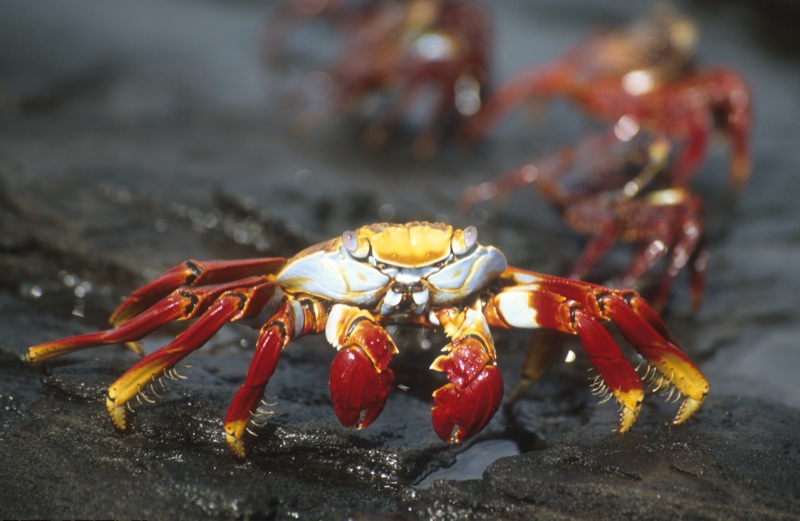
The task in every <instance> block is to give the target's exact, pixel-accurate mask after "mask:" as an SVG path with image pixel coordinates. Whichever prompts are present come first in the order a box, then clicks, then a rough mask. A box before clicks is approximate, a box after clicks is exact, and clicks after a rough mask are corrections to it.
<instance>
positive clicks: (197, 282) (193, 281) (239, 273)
mask: <svg viewBox="0 0 800 521" xmlns="http://www.w3.org/2000/svg"><path fill="white" fill-rule="evenodd" d="M284 264H286V259H283V258H280V257H272V258H269V257H267V258H260V259H245V260H230V261H203V262H200V261H194V260H188V261H185V262H184V263H183V264H179V265H177V266H174V267H172V268H170V269H168V270H167V271H165V272H164V273H162V274H161V275H160V276H159V277H158V278H157V279H155V280H154V281H152V282H150V283H149V284H147V285H146V286H143V287H141V288H139V289H137V290H136V291H134V292H133V293H132V294H131V296H130V297H128V299H127V300H125V302H123V303H122V304H120V306H119V307H118V308H117V310H116V311H114V313H113V314H112V315H111V319H110V322H111V324H112V325H115V326H116V325H119V324H121V323H123V322H125V321H127V320H130V319H131V318H132V317H134V316H136V315H138V314H139V313H141V312H142V311H143V310H145V309H147V308H148V307H150V306H152V305H153V304H155V303H156V302H158V301H159V300H161V299H162V298H164V297H165V296H167V295H169V294H170V293H171V292H172V291H173V290H175V289H178V288H179V287H181V286H201V285H205V284H219V283H224V282H230V281H234V280H237V279H242V278H245V277H250V276H257V275H270V274H273V273H276V272H277V271H278V270H280V269H281V268H282V267H283V265H284Z"/></svg>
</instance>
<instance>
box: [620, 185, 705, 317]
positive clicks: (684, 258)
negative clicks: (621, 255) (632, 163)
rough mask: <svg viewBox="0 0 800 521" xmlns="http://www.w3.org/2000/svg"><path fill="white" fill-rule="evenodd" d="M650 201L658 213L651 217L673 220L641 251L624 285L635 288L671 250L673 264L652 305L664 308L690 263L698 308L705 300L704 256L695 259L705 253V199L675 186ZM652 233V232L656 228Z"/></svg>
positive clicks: (657, 308) (650, 206) (692, 286)
mask: <svg viewBox="0 0 800 521" xmlns="http://www.w3.org/2000/svg"><path fill="white" fill-rule="evenodd" d="M646 204H647V205H648V206H649V208H651V209H652V210H653V211H654V212H655V213H654V214H653V215H652V216H651V219H655V220H661V219H665V220H668V221H671V222H670V223H669V224H668V227H667V228H666V229H664V230H663V231H661V232H659V234H660V236H656V237H655V238H654V239H653V240H652V241H651V243H650V244H648V245H647V246H646V247H644V248H642V249H641V250H640V251H639V253H638V254H637V255H636V257H635V258H634V260H633V262H632V263H631V267H630V269H629V270H628V272H627V273H626V274H625V276H624V277H623V279H622V286H623V287H628V288H630V287H633V284H634V283H635V282H636V280H638V279H639V277H641V276H642V275H644V274H645V273H646V272H647V271H648V270H650V268H652V267H653V266H654V265H655V264H656V263H657V262H658V260H659V259H661V258H662V257H663V256H664V255H665V254H666V253H667V252H668V251H669V250H671V254H670V258H669V264H668V265H667V268H666V270H665V271H664V275H663V276H662V278H661V287H660V288H659V291H658V294H657V295H656V297H655V298H654V299H653V300H652V301H651V305H652V307H653V308H654V309H656V310H662V309H663V308H664V305H665V304H666V301H667V297H668V295H669V291H670V289H671V287H672V283H673V281H674V280H675V277H676V276H677V275H678V273H679V272H680V271H681V270H682V269H683V268H684V267H685V266H686V264H687V263H691V266H690V269H691V272H692V284H691V291H692V305H693V306H694V307H695V308H696V307H697V306H698V305H699V304H700V299H702V286H703V278H704V270H705V262H704V258H703V260H701V262H700V263H696V262H694V261H695V259H696V258H700V257H699V256H703V255H705V254H703V252H701V251H698V248H700V247H701V246H700V244H701V242H702V236H703V217H702V214H703V209H702V202H701V200H700V198H699V197H697V196H696V195H694V194H692V193H691V192H689V191H688V190H685V189H681V188H672V189H667V190H659V191H657V192H653V193H651V194H649V195H648V198H647V201H646ZM643 224H644V225H645V226H649V225H648V224H647V221H643ZM650 228H651V229H652V230H658V229H659V228H660V227H657V226H650ZM650 233H651V235H652V231H651V232H650ZM656 235H658V234H656ZM698 290H699V294H698Z"/></svg>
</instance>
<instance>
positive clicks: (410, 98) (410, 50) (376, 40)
mask: <svg viewBox="0 0 800 521" xmlns="http://www.w3.org/2000/svg"><path fill="white" fill-rule="evenodd" d="M313 4H314V5H316V4H319V6H320V7H324V8H325V9H324V10H323V11H322V12H323V14H327V15H328V16H331V17H335V18H336V20H337V25H339V26H341V27H342V28H343V29H342V32H343V33H344V34H343V35H342V37H343V49H342V51H341V52H340V55H339V56H338V57H337V58H336V59H335V60H334V62H333V63H332V64H331V65H330V66H328V67H326V68H325V69H324V71H317V72H316V73H315V78H316V82H317V83H321V84H324V85H328V84H330V85H331V86H332V91H333V92H332V94H331V95H330V96H329V98H330V99H326V96H325V95H323V94H320V97H322V98H323V100H324V101H325V110H324V111H323V112H322V115H319V114H315V113H314V112H312V111H310V110H309V111H307V114H309V115H313V116H309V117H308V118H306V119H308V120H309V121H308V122H306V123H305V126H309V127H311V126H314V125H316V123H317V121H318V120H319V119H322V117H324V116H325V115H327V114H328V113H340V112H343V111H346V110H348V109H350V108H352V107H354V106H355V105H357V104H358V103H360V102H363V101H364V100H365V98H367V96H368V95H371V94H376V93H377V94H379V95H381V96H382V97H383V98H384V101H385V103H384V106H383V108H382V109H380V110H379V111H378V112H377V114H378V116H377V117H376V118H375V119H374V120H373V121H372V122H371V123H370V124H369V125H368V126H367V128H366V130H365V131H364V134H363V138H364V140H365V142H366V143H367V144H368V145H370V146H380V145H381V144H383V143H384V141H385V140H386V139H387V138H388V136H389V135H390V133H391V132H392V131H393V130H394V129H395V127H396V126H397V124H398V123H399V122H400V121H401V120H402V119H403V118H405V117H406V116H407V114H408V113H409V112H410V111H411V110H412V106H413V104H414V103H415V102H416V101H417V99H418V98H420V97H421V96H422V95H423V94H424V93H425V92H426V91H427V92H429V93H431V94H432V96H431V97H432V103H431V108H430V109H429V110H428V111H427V113H428V114H429V115H428V116H427V120H426V121H425V122H424V123H423V127H422V129H421V130H420V131H419V133H418V135H417V137H416V138H415V141H414V143H413V151H414V154H415V155H416V156H418V157H421V158H427V157H429V156H430V155H431V154H433V153H434V152H435V150H436V148H437V146H438V140H439V137H440V135H441V133H442V132H443V130H444V127H445V126H446V125H447V124H450V123H458V122H459V121H463V120H464V119H465V118H466V117H468V116H471V115H473V114H474V113H476V112H477V111H478V110H479V109H480V107H481V103H482V101H483V97H484V93H485V87H486V83H487V81H488V77H489V71H488V68H489V57H490V53H491V49H490V46H491V27H490V23H489V17H488V15H487V13H486V12H485V11H484V10H483V9H481V8H480V7H479V6H477V5H476V4H474V3H471V2H467V1H463V0H403V1H400V2H366V3H364V5H356V6H349V7H348V6H347V5H340V3H338V2H337V3H333V4H331V6H330V7H328V6H329V3H328V2H315V3H313ZM320 76H321V77H320ZM323 78H324V79H323ZM387 100H388V101H387Z"/></svg>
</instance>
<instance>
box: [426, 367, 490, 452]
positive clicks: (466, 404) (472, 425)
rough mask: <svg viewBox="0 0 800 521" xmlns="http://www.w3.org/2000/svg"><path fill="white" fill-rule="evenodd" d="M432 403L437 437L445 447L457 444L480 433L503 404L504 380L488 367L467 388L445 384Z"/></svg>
mask: <svg viewBox="0 0 800 521" xmlns="http://www.w3.org/2000/svg"><path fill="white" fill-rule="evenodd" d="M433 399H434V401H435V402H436V406H435V407H434V408H433V409H432V411H431V419H432V420H433V430H434V431H436V435H437V436H439V437H440V438H441V439H442V440H443V441H446V442H448V443H450V442H452V443H460V442H462V441H464V440H466V439H468V438H471V437H472V436H474V435H476V434H477V433H479V432H480V431H482V430H483V428H484V427H486V424H488V423H489V421H490V420H491V419H492V417H493V416H494V414H495V413H496V412H497V409H498V408H499V407H500V402H501V401H502V400H503V377H502V376H500V371H498V369H497V368H496V367H495V366H493V365H489V366H486V367H484V368H483V370H482V371H481V372H480V373H479V374H478V376H476V377H475V378H474V379H473V380H472V381H471V382H470V383H469V384H467V385H466V387H464V388H462V389H458V388H457V387H456V386H455V385H453V384H452V383H450V384H447V385H445V386H443V387H440V388H439V389H437V390H436V392H434V393H433Z"/></svg>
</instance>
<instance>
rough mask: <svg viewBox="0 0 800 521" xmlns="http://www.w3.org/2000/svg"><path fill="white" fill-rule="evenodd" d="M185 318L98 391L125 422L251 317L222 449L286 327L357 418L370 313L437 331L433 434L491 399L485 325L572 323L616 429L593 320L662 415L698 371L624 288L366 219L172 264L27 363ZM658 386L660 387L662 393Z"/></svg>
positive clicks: (257, 391) (687, 412) (373, 405)
mask: <svg viewBox="0 0 800 521" xmlns="http://www.w3.org/2000/svg"><path fill="white" fill-rule="evenodd" d="M188 319H195V321H194V323H193V324H191V325H190V326H189V327H188V328H187V329H186V330H185V331H184V332H183V333H181V334H180V335H178V337H177V338H175V340H174V341H173V342H172V343H170V344H169V345H167V346H165V347H163V348H161V349H158V350H156V351H154V352H153V353H151V354H149V355H147V356H145V357H144V358H143V359H141V360H140V361H139V362H138V363H136V364H135V365H134V366H132V367H131V368H130V369H128V371H127V372H125V373H124V374H123V375H122V376H121V377H120V378H119V379H118V380H117V381H116V382H114V383H113V384H112V385H111V386H110V387H109V389H108V395H107V397H106V405H107V407H108V412H109V414H110V416H111V419H112V421H113V423H114V425H115V426H116V427H117V428H119V429H120V430H125V429H127V428H128V419H127V412H128V408H127V403H128V402H129V400H131V399H132V398H134V397H136V396H137V395H140V394H142V393H145V392H147V389H148V388H149V389H151V390H152V387H151V386H152V384H153V383H154V382H156V381H157V380H159V379H160V378H162V377H164V376H169V375H170V374H171V371H173V370H174V367H175V364H177V363H178V362H179V361H180V360H182V359H183V358H184V357H186V356H187V355H188V354H190V353H191V352H192V351H194V350H196V349H198V348H199V347H201V346H202V345H203V344H204V343H205V342H206V341H208V339H209V338H210V337H211V336H212V335H213V334H214V333H216V332H217V331H218V330H219V329H220V328H221V327H222V326H223V325H224V324H225V323H227V322H230V321H249V322H250V323H252V324H253V326H254V327H258V328H260V333H259V336H258V340H257V342H256V347H255V352H254V354H253V359H252V362H251V364H250V367H249V369H248V371H247V376H246V378H245V380H244V383H243V384H242V386H241V387H240V388H239V390H238V391H237V392H236V395H235V396H234V398H233V402H232V404H231V406H230V408H229V409H228V414H227V416H226V417H225V423H224V429H225V433H226V439H227V442H228V444H229V446H230V448H231V449H232V451H233V453H234V454H235V455H236V456H238V457H240V458H243V457H245V454H246V452H245V445H244V440H243V437H244V433H245V432H246V429H247V427H248V424H249V423H250V422H251V420H252V417H253V414H254V412H255V411H256V408H257V406H258V404H259V401H260V399H261V395H262V393H263V392H264V388H265V387H266V385H267V382H268V381H269V379H270V377H271V375H272V374H273V372H274V371H275V367H276V364H277V361H278V355H279V354H280V352H281V350H282V349H283V348H284V347H286V346H287V345H288V344H289V343H290V341H291V340H293V339H295V338H298V337H301V336H303V335H306V334H310V333H323V332H324V333H325V337H326V338H327V340H328V342H330V343H331V344H332V345H333V347H335V348H336V349H337V350H338V354H337V355H336V357H335V358H334V361H333V364H332V367H331V373H330V390H331V399H332V402H333V408H334V412H335V413H336V416H337V418H338V419H339V421H340V422H341V423H342V424H343V425H345V426H347V427H355V428H362V427H366V426H367V425H369V424H370V423H372V421H373V420H375V419H376V418H377V417H378V415H379V414H380V412H381V411H382V409H383V407H384V404H385V403H386V400H387V396H388V394H389V391H390V388H391V385H392V381H393V378H394V376H393V373H392V370H391V369H390V368H389V363H390V361H391V358H392V355H394V354H395V353H397V347H396V346H395V343H394V341H393V340H392V338H391V337H390V336H389V334H388V333H387V331H386V329H385V326H386V325H388V324H399V325H406V326H417V327H428V328H430V327H442V328H443V329H444V332H445V333H446V334H447V336H448V337H449V338H450V339H451V340H450V343H449V344H448V345H446V346H445V347H444V349H443V351H444V354H442V355H441V356H439V357H438V358H436V359H435V361H434V362H433V365H432V366H431V368H432V369H434V370H436V371H442V372H444V373H446V375H447V378H448V380H449V382H450V383H448V384H446V385H444V386H443V387H441V388H439V389H438V390H437V391H436V392H434V394H433V398H434V401H435V403H436V405H435V406H434V407H433V410H432V419H433V428H434V430H435V432H436V434H437V435H438V436H439V437H440V438H442V439H443V440H445V441H448V442H459V441H462V440H465V439H467V438H469V437H470V436H473V435H475V434H476V433H478V432H480V431H481V430H482V429H483V428H484V427H485V426H486V424H487V423H488V422H489V420H491V418H492V416H493V415H494V414H495V412H496V411H497V409H498V407H499V405H500V402H501V399H502V395H503V387H504V386H503V380H502V378H501V376H500V372H499V370H498V369H497V367H496V360H495V348H494V342H493V340H492V336H491V333H490V331H489V328H490V327H499V328H506V329H507V328H550V329H554V330H558V331H561V332H564V333H570V334H574V335H577V336H578V337H579V338H580V341H581V343H582V345H583V348H584V350H585V351H586V353H587V354H588V356H589V360H590V361H591V363H592V365H593V367H594V369H595V370H596V371H597V374H598V376H597V378H598V382H599V384H598V387H600V388H601V389H602V390H603V392H606V393H609V395H610V396H613V397H614V398H615V399H616V400H617V401H618V402H619V404H620V409H621V414H620V422H619V427H618V430H619V432H625V431H627V430H628V429H630V428H631V427H632V426H633V424H634V422H635V420H636V418H637V416H638V414H639V410H640V408H641V404H642V400H643V399H644V390H643V386H642V381H641V379H640V378H639V376H638V374H637V373H636V371H635V370H634V368H633V367H632V366H631V364H630V363H629V362H628V361H627V360H626V359H625V358H624V356H623V354H622V352H621V351H620V348H619V347H618V346H617V344H616V343H615V341H614V340H613V338H612V337H611V335H610V334H609V332H608V331H607V330H606V329H605V328H604V327H603V323H604V322H613V323H615V324H616V326H617V329H618V330H619V331H620V333H621V334H622V336H623V337H624V338H625V339H627V340H628V342H630V343H631V344H632V345H633V346H634V347H635V348H636V349H637V351H638V352H639V353H640V354H641V356H642V357H643V359H644V360H645V361H646V362H647V364H648V373H650V374H652V375H657V376H656V377H655V378H656V384H655V385H656V388H661V389H671V390H672V391H677V392H678V393H679V394H678V396H685V399H684V400H683V403H682V404H681V406H680V409H679V410H678V413H677V416H676V417H675V419H674V422H673V423H675V424H680V423H683V422H684V421H686V420H687V419H688V418H689V417H690V416H691V415H692V414H694V412H695V411H696V410H697V409H698V407H700V405H701V404H702V402H703V399H704V398H705V395H706V393H707V392H708V382H707V381H706V379H705V377H704V376H703V375H702V373H701V372H700V371H699V369H697V367H696V366H695V365H694V364H693V363H692V362H691V361H690V360H689V358H688V357H687V356H686V355H685V354H684V353H683V352H682V351H681V350H680V349H679V348H678V346H677V345H676V343H675V342H674V341H673V340H672V339H671V338H670V336H669V333H667V331H666V328H665V327H664V324H663V323H662V322H661V320H660V319H659V318H658V316H657V315H656V313H655V312H654V311H653V310H652V309H651V308H650V307H649V306H648V305H647V303H646V302H645V301H644V300H643V299H642V298H641V297H640V296H639V295H638V294H637V293H635V292H634V291H617V290H612V289H608V288H604V287H602V286H596V285H593V284H588V283H585V282H580V281H576V280H569V279H563V278H559V277H553V276H549V275H543V274H538V273H533V272H528V271H523V270H519V269H516V268H512V267H509V266H508V265H507V263H506V259H505V257H504V256H503V254H502V253H501V252H500V251H499V250H497V249H496V248H494V247H492V246H482V245H481V244H479V243H478V241H477V231H476V229H475V228H474V227H472V226H470V227H468V228H465V229H464V230H455V229H453V228H452V227H451V226H449V225H445V224H439V223H424V222H412V223H407V224H374V225H371V226H364V227H362V228H359V229H358V230H356V231H346V232H344V234H342V236H341V237H337V238H335V239H331V240H329V241H327V242H323V243H321V244H318V245H316V246H312V247H310V248H308V249H306V250H304V251H302V252H300V253H299V254H297V255H296V256H295V257H292V258H290V259H289V260H285V259H282V258H264V259H249V260H233V261H208V262H197V261H187V262H184V263H183V264H180V265H178V266H176V267H174V268H172V269H170V270H168V271H166V272H165V273H164V274H163V275H161V276H160V277H158V278H157V279H156V280H154V281H153V282H151V283H150V284H148V285H146V286H144V287H143V288H141V289H139V290H137V291H135V292H134V293H133V294H132V295H131V296H130V297H129V298H128V299H127V300H126V301H124V302H123V303H122V304H121V305H120V307H119V308H118V309H117V310H116V312H115V313H114V314H113V315H112V317H111V323H112V325H113V326H114V327H113V329H110V330H107V331H102V332H98V333H87V334H83V335H78V336H74V337H69V338H65V339H61V340H55V341H53V342H47V343H44V344H41V345H37V346H33V347H31V348H30V349H29V350H28V353H27V360H28V361H29V362H32V363H35V362H43V361H45V360H49V359H51V358H53V357H56V356H61V355H63V354H66V353H70V352H73V351H76V350H79V349H84V348H88V347H93V346H97V345H101V344H114V343H122V342H130V341H134V340H137V339H140V338H142V337H144V336H145V335H147V334H149V333H150V332H152V331H154V330H156V329H157V328H159V327H160V326H162V325H164V324H166V323H167V322H169V321H172V320H188ZM670 394H671V393H670Z"/></svg>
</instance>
